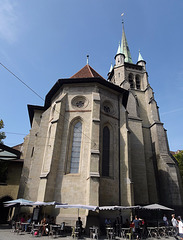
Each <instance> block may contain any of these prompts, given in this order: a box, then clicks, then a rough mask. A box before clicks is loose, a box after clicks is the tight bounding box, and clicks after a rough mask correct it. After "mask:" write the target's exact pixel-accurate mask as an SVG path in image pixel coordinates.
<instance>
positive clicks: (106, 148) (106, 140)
mask: <svg viewBox="0 0 183 240" xmlns="http://www.w3.org/2000/svg"><path fill="white" fill-rule="evenodd" d="M109 156H110V131H109V128H108V127H104V129H103V150H102V176H106V177H108V176H109V160H110V157H109Z"/></svg>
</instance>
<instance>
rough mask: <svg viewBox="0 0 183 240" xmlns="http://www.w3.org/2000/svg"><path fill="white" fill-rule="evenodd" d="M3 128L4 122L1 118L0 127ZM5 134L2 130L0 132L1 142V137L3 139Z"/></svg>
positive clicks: (0, 140) (0, 139)
mask: <svg viewBox="0 0 183 240" xmlns="http://www.w3.org/2000/svg"><path fill="white" fill-rule="evenodd" d="M2 128H4V122H3V120H2V119H1V120H0V129H2ZM5 138H6V136H5V133H4V132H0V143H3V139H5Z"/></svg>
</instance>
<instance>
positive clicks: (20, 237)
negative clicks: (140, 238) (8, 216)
mask: <svg viewBox="0 0 183 240" xmlns="http://www.w3.org/2000/svg"><path fill="white" fill-rule="evenodd" d="M36 238H39V239H42V240H48V239H49V240H51V239H53V237H52V236H50V237H49V236H42V237H36V236H32V235H31V234H29V233H25V232H22V233H19V234H17V233H13V232H12V230H11V228H9V227H8V226H7V225H0V240H33V239H35V240H36ZM55 239H58V240H59V239H60V240H73V238H71V237H70V236H68V237H56V238H55ZM100 239H102V240H105V239H104V238H100ZM116 239H118V240H119V239H120V240H123V239H124V240H126V239H125V238H116ZM161 239H162V240H175V238H174V237H168V238H161ZM82 240H90V238H82ZM148 240H157V239H156V238H148Z"/></svg>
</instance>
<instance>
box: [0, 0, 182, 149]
mask: <svg viewBox="0 0 183 240" xmlns="http://www.w3.org/2000/svg"><path fill="white" fill-rule="evenodd" d="M182 12H183V1H182V0H176V1H175V0H169V1H167V0H161V1H159V0H148V1H147V0H138V1H137V0H130V1H129V0H31V1H25V0H0V96H1V98H0V101H1V104H0V119H2V120H3V121H4V125H5V127H4V128H3V131H4V132H5V134H6V139H5V140H4V144H6V145H8V146H15V145H17V144H20V143H22V142H23V139H24V137H25V136H26V135H27V134H28V133H29V131H30V128H31V126H30V121H29V115H28V110H27V105H28V104H30V105H39V106H43V105H44V101H43V100H44V99H45V96H46V94H47V93H48V92H49V90H50V89H51V88H52V86H53V85H54V84H55V83H56V81H57V80H58V79H60V78H69V77H71V76H72V75H73V74H74V73H76V72H77V71H79V70H80V69H81V68H82V67H84V66H85V65H86V56H87V55H89V64H90V66H91V67H93V68H94V69H95V70H96V71H97V72H98V73H99V74H100V75H102V76H103V77H104V78H105V79H106V78H107V73H108V71H109V69H110V65H111V62H112V63H113V64H114V56H115V54H116V52H117V48H118V44H119V41H120V40H121V36H122V23H121V22H122V17H121V14H122V13H124V16H123V19H124V27H125V33H126V37H127V41H128V45H129V48H130V52H131V55H132V60H133V63H136V62H137V59H138V52H139V49H140V52H141V55H142V57H143V59H144V60H145V61H146V69H147V72H148V75H149V83H150V85H151V87H152V88H153V91H154V95H155V100H156V101H157V104H158V107H159V112H160V119H161V121H162V122H163V123H164V128H165V129H166V130H167V135H168V140H169V146H170V150H172V151H176V150H178V149H183V127H182V124H183V120H182V119H183V57H182V56H183V30H182V29H183V27H182V26H183V14H182ZM2 65H3V66H5V67H6V68H5V67H3V66H2ZM7 69H8V70H9V71H11V73H10V72H9V71H8V70H7ZM13 74H14V75H13ZM17 77H18V78H17ZM27 86H28V87H29V88H28V87H27ZM31 89H32V90H33V91H34V92H33V91H31ZM35 93H36V94H35ZM1 130H2V129H1Z"/></svg>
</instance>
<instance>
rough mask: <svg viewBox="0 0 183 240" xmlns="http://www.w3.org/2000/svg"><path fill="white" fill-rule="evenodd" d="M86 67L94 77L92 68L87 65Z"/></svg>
mask: <svg viewBox="0 0 183 240" xmlns="http://www.w3.org/2000/svg"><path fill="white" fill-rule="evenodd" d="M86 66H87V67H88V70H89V71H90V73H91V75H92V76H93V77H94V75H93V73H92V70H91V68H92V67H91V66H90V65H89V64H87V65H86Z"/></svg>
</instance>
